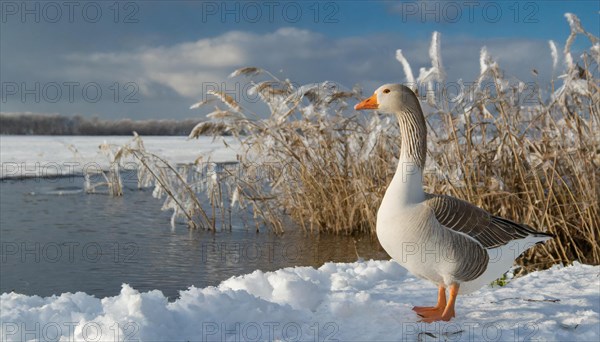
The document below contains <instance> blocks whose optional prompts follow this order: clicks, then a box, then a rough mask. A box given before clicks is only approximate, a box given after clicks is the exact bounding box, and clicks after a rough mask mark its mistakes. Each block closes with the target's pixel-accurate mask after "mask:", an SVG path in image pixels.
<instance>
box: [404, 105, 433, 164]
mask: <svg viewBox="0 0 600 342" xmlns="http://www.w3.org/2000/svg"><path fill="white" fill-rule="evenodd" d="M396 117H397V119H398V124H399V126H400V139H401V143H402V145H401V146H400V160H404V161H405V162H408V163H413V164H414V165H415V166H416V167H418V168H420V169H421V171H422V170H423V169H424V168H425V158H426V156H427V126H426V124H425V117H423V113H422V112H421V109H420V108H417V109H416V110H415V111H411V110H408V109H407V110H405V111H404V112H402V113H398V114H396Z"/></svg>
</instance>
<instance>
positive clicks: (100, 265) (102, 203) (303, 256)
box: [0, 176, 387, 300]
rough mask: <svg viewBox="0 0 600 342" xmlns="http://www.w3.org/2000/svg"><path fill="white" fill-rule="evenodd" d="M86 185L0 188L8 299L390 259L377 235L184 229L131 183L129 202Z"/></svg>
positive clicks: (2, 276)
mask: <svg viewBox="0 0 600 342" xmlns="http://www.w3.org/2000/svg"><path fill="white" fill-rule="evenodd" d="M82 184H83V178H81V177H76V176H73V177H63V178H53V179H50V178H46V179H40V178H36V179H26V180H2V181H0V241H1V247H0V248H1V250H0V258H1V260H0V293H4V292H10V291H15V292H18V293H23V294H27V295H34V294H35V295H40V296H50V295H53V294H60V293H64V292H77V291H83V292H86V293H88V294H93V295H95V296H97V297H105V296H114V295H116V294H118V293H119V291H120V289H121V284H122V283H128V284H130V285H131V286H133V287H134V288H136V289H138V290H141V291H148V290H152V289H159V290H161V291H162V292H163V293H164V294H165V295H166V296H168V297H169V299H170V300H174V299H175V298H177V296H178V291H180V290H185V289H187V288H188V287H189V286H196V287H205V286H214V285H218V284H219V283H220V282H221V281H222V280H225V279H227V278H229V277H231V276H235V275H242V274H246V273H250V272H252V271H254V270H257V269H260V270H262V271H273V270H277V269H279V268H282V267H288V266H314V267H319V266H320V265H322V264H323V263H324V262H328V261H334V262H352V261H356V260H357V255H359V256H360V257H362V258H365V259H369V258H374V259H384V258H387V255H386V254H385V252H384V251H383V250H382V249H381V247H380V246H379V244H378V243H377V242H376V241H373V240H372V239H371V238H369V237H362V238H360V239H357V238H353V237H348V236H330V235H329V236H307V235H306V234H303V233H302V232H301V230H300V229H294V228H290V229H288V232H286V233H285V234H284V235H283V236H276V235H274V234H271V233H269V232H260V233H256V232H255V231H254V229H247V228H244V225H240V224H236V221H235V220H234V221H233V223H234V227H233V229H232V230H231V231H226V232H216V233H211V232H207V231H202V230H189V229H187V227H186V226H185V225H179V226H177V227H176V229H175V230H172V229H171V227H170V224H169V220H170V213H169V212H163V211H161V210H160V207H161V205H162V201H161V200H157V199H155V198H153V197H152V196H151V192H150V191H149V190H138V189H137V188H136V187H135V184H134V183H127V184H125V190H124V196H123V197H118V198H113V197H110V196H108V195H102V194H95V195H89V194H85V193H84V192H83V191H82Z"/></svg>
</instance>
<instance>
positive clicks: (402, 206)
mask: <svg viewBox="0 0 600 342" xmlns="http://www.w3.org/2000/svg"><path fill="white" fill-rule="evenodd" d="M354 109H355V110H365V109H371V110H377V111H379V112H381V113H385V114H394V115H395V116H396V118H397V119H398V124H399V127H400V139H401V146H400V156H399V159H398V166H397V169H396V173H395V174H394V177H393V178H392V181H391V182H390V184H389V185H388V187H387V189H386V192H385V195H384V197H383V200H382V202H381V205H380V207H379V210H378V212H377V223H376V233H377V238H378V239H379V242H380V244H381V246H382V247H383V248H384V249H385V251H386V252H387V253H388V254H389V255H390V256H391V257H392V258H393V259H394V260H395V261H396V262H398V263H399V264H400V265H402V266H403V267H404V268H406V269H407V270H408V271H409V272H411V273H412V274H414V275H416V276H418V277H420V278H423V279H426V280H429V281H431V282H433V283H434V284H435V285H437V286H438V298H437V304H436V305H435V306H415V307H413V311H415V312H416V313H417V314H418V315H419V316H421V321H423V322H434V321H449V320H450V319H452V318H453V317H455V311H454V306H455V302H456V297H457V295H458V294H467V293H471V292H474V291H476V290H477V289H479V288H481V287H482V286H484V285H486V284H489V283H491V282H492V281H494V280H495V279H498V278H499V277H501V276H502V274H504V273H505V272H506V271H507V270H508V269H509V268H510V267H511V266H512V264H513V262H514V259H516V258H517V257H518V256H519V255H521V254H522V253H523V252H524V251H526V250H527V249H529V248H531V247H532V246H533V245H535V244H537V243H543V242H545V241H547V240H548V239H550V238H552V235H551V234H547V233H543V232H538V231H536V230H534V229H533V228H531V227H529V226H527V225H524V224H518V223H515V222H512V221H509V220H507V219H504V218H501V217H498V216H494V215H492V214H490V213H488V212H487V211H485V210H483V209H481V208H479V207H477V206H475V205H473V204H471V203H468V202H466V201H463V200H460V199H457V198H454V197H451V196H445V195H437V194H429V193H426V192H424V191H423V169H424V166H425V158H426V154H427V126H426V122H425V117H424V116H423V111H422V109H421V105H420V104H419V100H418V99H417V97H416V95H415V93H413V91H412V90H411V89H410V88H408V87H406V86H404V85H401V84H385V85H383V86H381V87H379V88H378V89H377V90H375V92H374V93H373V95H372V96H371V97H369V98H367V99H365V100H364V101H362V102H360V103H358V104H357V105H356V106H355V107H354ZM446 289H447V290H448V294H449V298H448V300H447V301H446Z"/></svg>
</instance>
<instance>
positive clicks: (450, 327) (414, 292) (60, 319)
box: [0, 261, 600, 341]
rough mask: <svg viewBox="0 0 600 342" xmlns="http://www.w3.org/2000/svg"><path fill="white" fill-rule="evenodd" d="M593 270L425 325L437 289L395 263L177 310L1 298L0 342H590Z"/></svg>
mask: <svg viewBox="0 0 600 342" xmlns="http://www.w3.org/2000/svg"><path fill="white" fill-rule="evenodd" d="M599 292H600V267H598V266H588V265H581V264H575V265H574V266H570V267H558V266H556V267H554V268H552V269H550V270H546V271H541V272H535V273H531V274H529V275H526V276H524V277H521V278H517V279H514V280H513V281H511V282H510V283H509V284H508V285H506V286H504V287H494V288H492V287H489V286H488V287H485V288H483V289H482V290H480V291H477V292H475V293H473V294H471V295H465V296H461V297H459V299H458V302H457V317H456V318H455V319H453V320H452V321H451V322H448V323H432V324H424V323H419V322H418V317H417V316H416V315H415V314H414V313H413V312H412V311H411V307H412V306H413V305H427V304H432V303H433V302H434V301H435V299H436V288H435V287H434V286H433V285H431V284H429V283H427V282H425V281H422V280H418V279H415V278H413V277H412V276H411V275H410V274H407V273H406V271H405V270H404V269H403V268H401V267H400V266H399V265H398V264H396V263H395V262H392V261H367V262H357V263H350V264H344V263H339V264H334V263H328V264H325V265H323V266H322V267H320V268H319V269H314V268H311V267H295V268H285V269H281V270H278V271H276V272H269V273H263V272H261V271H255V272H253V273H251V274H247V275H244V276H239V277H233V278H230V279H228V280H225V281H224V282H222V283H221V284H220V285H219V286H218V287H207V288H203V289H200V288H194V287H192V288H190V289H188V290H186V291H182V292H181V294H180V298H179V299H178V300H176V301H175V302H168V301H167V298H165V296H163V294H162V293H161V292H160V291H156V290H155V291H150V292H146V293H139V292H138V291H136V290H135V289H133V288H131V287H130V286H128V285H126V284H124V285H123V288H122V290H121V293H120V294H119V295H118V296H115V297H108V298H102V299H98V298H95V297H93V296H90V295H87V294H85V293H75V294H71V293H65V294H62V295H60V296H53V297H48V298H40V297H37V296H25V295H20V294H16V293H5V294H3V295H2V296H1V297H0V299H1V304H0V308H1V316H0V318H1V321H2V340H3V341H5V340H6V341H13V340H15V341H16V340H59V338H60V339H61V340H65V341H73V340H77V341H79V340H87V341H108V340H115V339H116V340H125V341H133V340H136V341H150V340H151V341H182V340H183V341H187V340H193V341H207V340H230V341H244V340H248V341H263V340H282V341H335V340H339V341H350V340H354V341H359V340H360V341H391V340H395V341H398V340H401V341H417V340H418V341H435V340H442V341H444V340H448V341H486V340H487V341H523V340H534V341H535V340H539V341H546V340H557V341H558V340H560V341H598V340H599V339H600V317H599V311H600V293H599Z"/></svg>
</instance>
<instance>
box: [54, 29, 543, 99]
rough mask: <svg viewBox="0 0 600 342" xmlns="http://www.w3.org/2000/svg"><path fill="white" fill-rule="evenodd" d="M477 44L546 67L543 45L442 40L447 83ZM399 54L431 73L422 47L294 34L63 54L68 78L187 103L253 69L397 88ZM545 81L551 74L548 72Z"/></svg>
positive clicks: (473, 57) (516, 70) (520, 69)
mask: <svg viewBox="0 0 600 342" xmlns="http://www.w3.org/2000/svg"><path fill="white" fill-rule="evenodd" d="M483 45H486V46H487V47H488V50H489V51H490V53H491V54H492V56H494V58H495V59H496V60H497V61H498V62H499V63H500V65H501V67H504V68H506V69H508V74H512V75H519V76H521V75H529V71H530V70H531V69H532V68H534V67H535V68H537V69H538V70H539V71H540V74H541V75H542V76H544V72H543V71H544V67H550V68H551V65H552V59H551V56H550V51H549V50H548V47H547V42H545V41H527V40H507V39H495V40H488V41H484V40H477V39H472V38H467V37H461V38H456V37H448V36H444V35H443V34H442V41H441V53H442V56H443V58H444V64H445V67H446V70H447V73H448V78H447V80H448V81H454V80H456V79H458V78H463V79H464V80H465V81H467V80H470V79H473V78H474V77H475V76H476V74H477V72H478V68H479V66H478V58H479V50H480V49H481V47H482V46H483ZM399 48H400V49H402V51H403V53H404V54H405V57H406V58H407V59H408V61H409V62H410V64H411V67H412V69H413V70H415V71H416V70H418V69H419V68H420V67H428V66H430V61H429V56H428V52H427V51H428V48H429V41H428V40H410V39H408V38H407V37H397V36H391V35H378V36H368V37H367V36H363V37H351V38H339V39H333V38H328V37H325V36H323V35H321V34H319V33H315V32H312V31H307V30H299V29H295V28H282V29H279V30H276V31H274V32H270V33H265V34H257V33H246V32H239V31H231V32H228V33H225V34H222V35H219V36H216V37H213V38H204V39H200V40H197V41H194V42H185V43H179V44H174V45H170V46H158V47H141V48H137V49H135V50H133V51H120V52H119V51H116V52H115V51H113V52H98V53H92V54H87V55H86V54H77V55H69V56H68V60H69V62H70V63H69V64H68V65H65V68H66V70H65V73H69V74H70V77H71V78H79V77H84V78H94V77H95V78H100V79H102V78H107V77H108V78H111V79H113V80H116V81H119V82H128V81H133V82H137V83H138V85H139V86H140V89H141V91H142V92H143V94H144V95H146V96H152V95H153V94H156V92H158V91H159V90H158V89H160V88H161V87H163V88H164V87H166V88H168V89H170V90H172V91H174V92H176V93H177V94H178V95H180V96H183V97H186V98H198V97H199V96H201V95H202V89H203V84H206V83H207V82H212V83H221V82H224V81H226V79H227V75H228V74H229V73H231V71H233V70H234V69H236V68H239V67H243V66H257V67H261V68H265V69H267V70H270V71H271V72H274V73H278V72H279V71H280V70H282V71H283V72H282V73H281V75H283V77H288V78H290V79H291V80H293V81H295V82H299V83H308V82H317V81H324V80H331V81H334V82H338V83H341V84H344V85H346V86H352V85H353V84H356V83H360V84H361V85H363V86H365V87H368V88H369V91H370V88H372V87H375V86H376V85H378V84H380V83H383V82H402V81H404V79H405V76H404V72H403V67H402V65H401V64H400V63H398V62H397V60H396V59H395V53H396V49H399ZM546 75H547V76H548V77H549V76H550V75H551V69H549V70H548V72H547V73H546Z"/></svg>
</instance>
